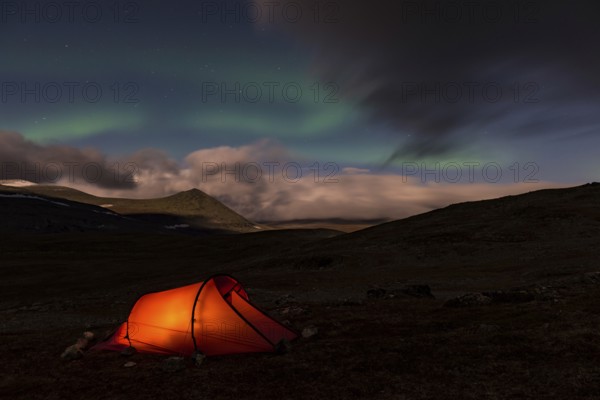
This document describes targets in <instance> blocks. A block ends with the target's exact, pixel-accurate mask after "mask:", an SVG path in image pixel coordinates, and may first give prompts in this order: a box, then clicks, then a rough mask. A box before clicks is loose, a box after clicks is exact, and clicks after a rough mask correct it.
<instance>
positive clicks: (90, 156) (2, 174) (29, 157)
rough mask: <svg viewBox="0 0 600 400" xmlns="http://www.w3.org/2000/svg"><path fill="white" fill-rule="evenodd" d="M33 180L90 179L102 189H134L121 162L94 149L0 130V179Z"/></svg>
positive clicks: (58, 181) (51, 181)
mask: <svg viewBox="0 0 600 400" xmlns="http://www.w3.org/2000/svg"><path fill="white" fill-rule="evenodd" d="M7 179H23V180H27V181H31V182H35V183H64V182H70V183H73V184H78V183H79V184H81V183H84V182H86V183H89V184H93V186H96V187H99V188H104V189H133V188H135V186H136V183H135V180H134V179H133V175H132V174H131V173H130V170H128V169H127V167H126V166H124V165H119V164H118V163H115V162H114V161H111V160H109V159H108V158H107V157H106V156H105V155H104V154H102V153H100V152H99V151H97V150H94V149H78V148H75V147H70V146H62V145H60V146H59V145H56V146H53V145H48V146H43V145H39V144H36V143H34V142H32V141H29V140H26V139H25V138H24V137H23V136H22V135H20V134H18V133H13V132H2V131H0V180H7Z"/></svg>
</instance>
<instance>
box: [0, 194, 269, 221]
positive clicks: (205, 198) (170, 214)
mask: <svg viewBox="0 0 600 400" xmlns="http://www.w3.org/2000/svg"><path fill="white" fill-rule="evenodd" d="M0 194H4V195H5V197H3V199H4V200H3V203H2V204H3V205H4V207H3V208H4V212H5V213H9V214H10V213H11V211H10V210H13V212H12V213H14V211H17V213H16V214H14V215H13V217H12V219H16V218H17V216H18V215H24V210H25V209H24V208H22V207H20V203H23V204H25V203H26V204H27V205H33V204H37V210H38V211H37V212H36V214H37V216H38V218H43V216H44V214H46V213H47V212H49V210H48V207H51V208H52V212H53V213H54V212H56V210H55V208H56V206H57V204H56V202H61V201H65V200H66V201H68V202H69V205H70V206H73V210H79V211H81V210H88V211H89V210H92V212H94V211H95V212H97V213H99V214H102V213H104V215H111V216H113V215H118V216H120V217H127V218H128V220H129V221H135V222H136V223H137V225H136V227H140V226H146V227H152V229H154V230H156V229H158V230H164V229H169V230H177V231H187V232H254V231H256V230H258V229H260V227H259V226H256V225H255V224H253V223H252V222H250V221H248V220H246V219H245V218H244V217H242V216H241V215H239V214H237V213H236V212H235V211H233V210H231V209H230V208H228V207H226V206H225V205H223V204H222V203H220V202H219V201H217V200H216V199H214V198H212V197H210V196H209V195H207V194H206V193H204V192H202V191H200V190H198V189H192V190H188V191H186V192H181V193H178V194H175V195H172V196H168V197H164V198H159V199H144V200H136V199H122V198H105V197H96V196H93V195H90V194H88V193H84V192H82V191H79V190H75V189H72V188H68V187H63V186H53V185H32V186H3V185H0ZM10 194H13V195H14V194H19V195H22V196H23V197H20V198H17V197H8V195H10ZM33 197H36V198H38V200H37V201H33ZM40 199H45V200H46V202H45V204H42V202H41V201H40ZM16 200H21V201H20V202H15V201H16ZM7 201H10V202H11V203H10V204H8V203H7ZM32 201H33V203H32ZM53 202H54V204H53ZM72 203H78V204H80V205H78V206H74V205H73V204H72ZM42 205H43V206H44V207H42ZM83 205H88V206H94V207H95V208H93V209H90V208H89V207H84V206H83ZM62 211H65V210H62ZM59 214H60V215H63V214H64V213H62V212H60V213H59ZM79 217H81V216H80V215H78V216H77V218H79ZM67 219H69V218H67ZM88 219H89V218H88ZM92 220H94V218H92ZM30 222H31V221H30ZM99 225H102V224H99ZM86 226H87V225H86Z"/></svg>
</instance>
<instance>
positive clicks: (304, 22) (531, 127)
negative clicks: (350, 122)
mask: <svg viewBox="0 0 600 400" xmlns="http://www.w3.org/2000/svg"><path fill="white" fill-rule="evenodd" d="M257 2H258V3H259V4H262V5H263V7H265V8H266V4H267V3H268V2H269V0H259V1H257ZM294 2H295V3H296V4H301V5H302V7H301V8H302V10H303V12H304V14H305V17H304V18H302V19H301V20H300V22H291V21H290V20H289V19H286V18H284V17H283V16H282V14H281V13H276V14H275V17H276V18H278V19H277V23H276V24H275V25H276V26H277V27H278V28H281V29H284V30H285V31H287V32H289V33H291V34H292V35H293V36H295V37H296V38H298V40H299V41H300V42H301V43H304V44H305V45H306V46H307V47H309V48H311V49H313V50H314V54H315V66H314V71H315V73H316V74H318V75H319V76H320V77H321V78H322V79H325V80H332V81H335V82H338V83H339V85H340V88H341V94H342V95H344V96H346V97H348V98H352V99H355V100H358V101H359V103H360V104H361V105H362V107H363V108H364V109H366V110H367V111H368V113H369V115H370V116H371V118H372V119H373V120H375V121H378V122H381V123H383V124H387V125H388V126H389V127H390V129H391V130H392V131H394V132H396V133H397V135H398V136H399V137H400V138H403V145H402V147H401V148H399V149H398V150H396V151H395V152H394V154H393V155H392V158H395V157H400V156H405V155H421V156H422V155H425V154H439V153H444V152H448V151H450V150H452V149H454V148H457V147H463V146H464V145H465V144H467V143H468V142H469V141H471V140H472V139H473V137H474V136H476V135H477V134H479V133H480V132H482V131H485V130H491V131H493V133H494V134H495V135H499V136H503V137H508V138H511V139H515V138H516V137H522V136H527V137H529V136H532V135H545V134H568V132H569V130H571V129H576V130H581V129H582V128H585V127H586V126H595V125H597V124H598V119H599V118H600V117H598V116H597V115H595V113H590V111H591V110H590V108H591V107H590V105H595V106H596V107H597V105H598V100H599V99H600V92H599V90H598V88H599V87H600V75H599V74H598V73H597V71H598V70H600V51H598V43H600V28H598V26H597V21H596V15H597V12H596V11H597V9H598V6H597V4H596V3H595V2H592V1H578V2H569V3H567V2H564V1H520V2H504V1H440V0H435V1H402V0H400V1H398V0H382V1H378V2H372V3H369V2H365V1H356V0H350V1H339V2H329V3H328V2H318V1H313V0H299V1H297V0H294ZM319 4H320V5H321V6H319ZM325 4H335V5H337V6H332V7H331V8H329V9H326V8H324V7H325V6H324V5H325ZM315 7H317V8H319V7H321V8H320V9H321V10H322V11H323V13H324V14H323V13H322V15H321V20H320V21H319V22H318V23H317V22H315V18H313V17H314V12H313V11H312V10H315ZM327 13H328V14H327ZM325 14H327V15H329V16H330V17H331V18H330V21H329V23H325V21H324V19H323V18H324V15H325ZM268 22H269V21H266V20H263V21H262V22H261V27H264V26H268V25H269V23H268ZM586 104H587V106H585V105H586ZM408 135H410V136H408ZM440 140H441V141H443V143H442V144H439V143H438V142H439V141H440Z"/></svg>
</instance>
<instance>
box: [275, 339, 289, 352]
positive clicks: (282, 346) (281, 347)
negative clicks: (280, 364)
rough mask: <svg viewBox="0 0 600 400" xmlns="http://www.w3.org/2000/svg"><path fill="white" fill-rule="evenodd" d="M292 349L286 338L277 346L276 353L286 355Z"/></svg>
mask: <svg viewBox="0 0 600 400" xmlns="http://www.w3.org/2000/svg"><path fill="white" fill-rule="evenodd" d="M291 349H292V344H291V343H290V341H289V340H287V339H286V338H283V339H281V340H280V341H279V342H278V343H277V344H276V345H275V353H277V354H286V353H289V351H290V350H291Z"/></svg>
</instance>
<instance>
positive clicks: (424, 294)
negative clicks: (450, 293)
mask: <svg viewBox="0 0 600 400" xmlns="http://www.w3.org/2000/svg"><path fill="white" fill-rule="evenodd" d="M400 293H402V294H405V295H407V296H411V297H419V298H430V299H434V298H435V297H434V296H433V294H431V288H430V287H429V285H406V286H404V288H402V289H400Z"/></svg>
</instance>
